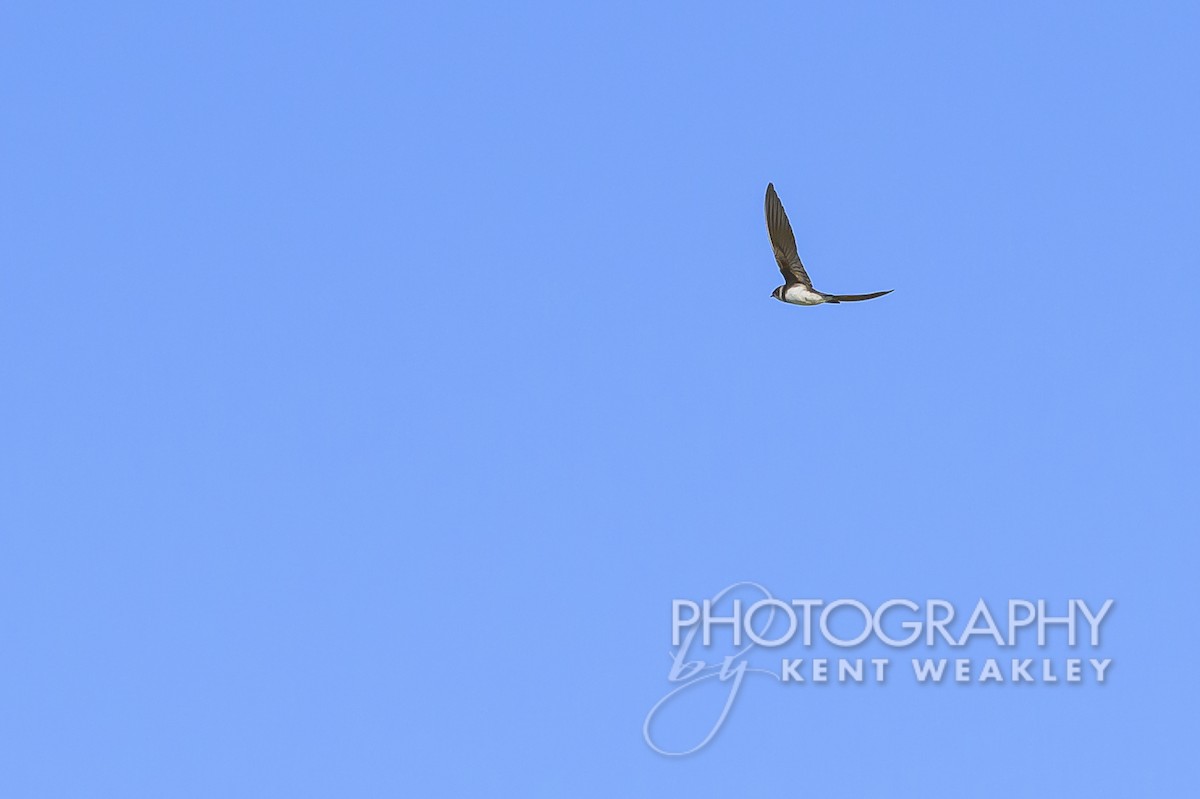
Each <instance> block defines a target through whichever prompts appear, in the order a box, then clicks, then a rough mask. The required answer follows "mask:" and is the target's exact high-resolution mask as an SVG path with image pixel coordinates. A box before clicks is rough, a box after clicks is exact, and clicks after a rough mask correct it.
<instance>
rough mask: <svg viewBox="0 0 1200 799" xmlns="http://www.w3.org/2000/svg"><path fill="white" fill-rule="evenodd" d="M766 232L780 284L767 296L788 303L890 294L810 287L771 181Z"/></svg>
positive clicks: (871, 298)
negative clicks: (777, 269) (781, 279)
mask: <svg viewBox="0 0 1200 799" xmlns="http://www.w3.org/2000/svg"><path fill="white" fill-rule="evenodd" d="M767 235H768V236H770V237H771V248H772V249H774V250H775V260H776V262H778V263H779V271H780V272H782V273H783V285H782V286H780V287H778V288H777V289H775V290H774V291H772V292H771V296H772V297H774V298H775V299H777V300H779V301H780V302H787V303H791V304H792V305H821V304H822V303H826V302H832V303H838V302H861V301H862V300H873V299H875V298H876V297H882V296H883V295H884V294H891V293H892V292H893V291H894V290H895V289H888V290H887V291H876V292H875V293H873V294H826V293H825V292H823V291H817V290H816V289H814V288H813V284H812V280H810V279H809V277H808V272H805V271H804V264H803V263H801V261H800V256H799V254H797V252H796V236H795V234H793V233H792V223H791V222H788V218H787V214H786V213H785V212H784V210H783V203H781V202H779V195H778V194H776V193H775V185H774V184H773V183H768V184H767Z"/></svg>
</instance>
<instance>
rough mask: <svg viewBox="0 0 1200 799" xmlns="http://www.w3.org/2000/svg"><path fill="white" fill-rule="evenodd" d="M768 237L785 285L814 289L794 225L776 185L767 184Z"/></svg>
mask: <svg viewBox="0 0 1200 799" xmlns="http://www.w3.org/2000/svg"><path fill="white" fill-rule="evenodd" d="M767 235H768V236H770V237H771V247H772V248H773V249H774V250H775V260H776V262H778V264H779V271H780V272H782V273H783V282H784V285H787V286H791V285H793V284H795V283H799V284H800V285H802V286H804V287H805V288H808V289H812V281H811V280H809V278H808V272H805V271H804V264H803V263H801V262H800V255H799V254H798V253H797V252H796V236H795V234H794V233H792V223H791V222H789V221H788V218H787V214H786V213H784V210H783V203H781V202H779V195H778V194H776V193H775V184H773V183H768V184H767Z"/></svg>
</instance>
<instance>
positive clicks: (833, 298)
mask: <svg viewBox="0 0 1200 799" xmlns="http://www.w3.org/2000/svg"><path fill="white" fill-rule="evenodd" d="M893 291H895V289H888V290H887V291H875V292H872V293H870V294H826V295H825V297H826V298H827V299H826V302H862V301H863V300H873V299H875V298H876V297H882V296H883V295H884V294H891V293H892V292H893Z"/></svg>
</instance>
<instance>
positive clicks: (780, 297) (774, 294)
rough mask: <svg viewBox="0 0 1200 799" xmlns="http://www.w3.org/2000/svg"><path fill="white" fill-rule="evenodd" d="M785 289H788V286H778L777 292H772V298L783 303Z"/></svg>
mask: <svg viewBox="0 0 1200 799" xmlns="http://www.w3.org/2000/svg"><path fill="white" fill-rule="evenodd" d="M785 288H787V287H786V286H776V287H775V290H774V291H772V292H771V296H772V297H774V298H775V299H777V300H779V301H780V302H783V290H784V289H785Z"/></svg>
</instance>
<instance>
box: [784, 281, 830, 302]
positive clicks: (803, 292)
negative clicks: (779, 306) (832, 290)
mask: <svg viewBox="0 0 1200 799" xmlns="http://www.w3.org/2000/svg"><path fill="white" fill-rule="evenodd" d="M783 301H784V302H790V303H792V304H793V305H820V304H821V303H823V302H825V295H823V294H820V293H819V292H816V291H813V290H812V289H810V288H808V287H807V286H802V285H800V284H799V283H793V284H792V285H790V286H788V287H786V288H785V289H784V290H783Z"/></svg>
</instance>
